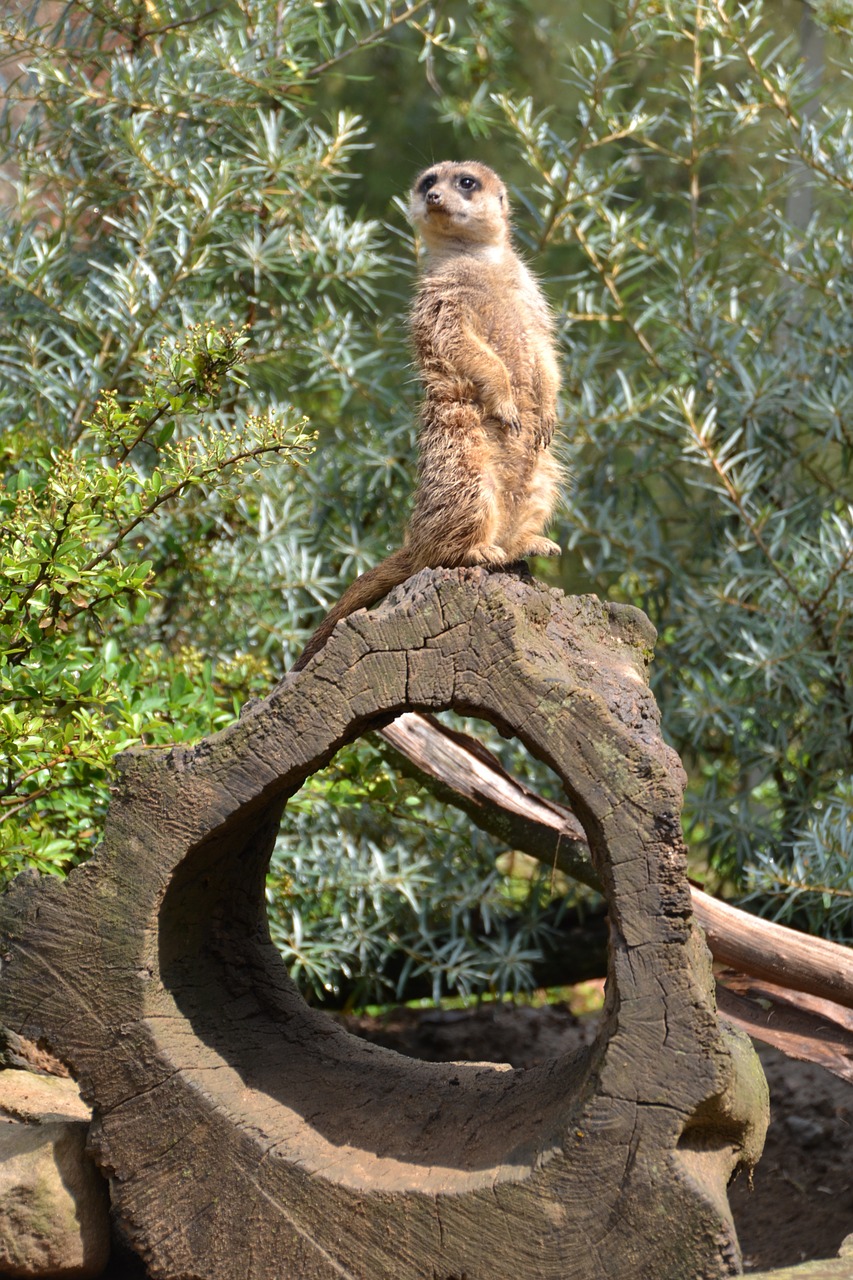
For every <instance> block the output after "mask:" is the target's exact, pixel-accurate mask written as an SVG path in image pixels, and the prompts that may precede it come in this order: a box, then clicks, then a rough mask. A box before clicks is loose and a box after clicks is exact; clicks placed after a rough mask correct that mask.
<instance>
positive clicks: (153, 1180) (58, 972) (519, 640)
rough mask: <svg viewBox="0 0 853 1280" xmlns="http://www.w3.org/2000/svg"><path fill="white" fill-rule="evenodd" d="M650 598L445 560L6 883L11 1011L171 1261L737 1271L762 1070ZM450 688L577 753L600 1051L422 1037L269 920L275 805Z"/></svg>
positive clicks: (350, 623) (144, 1248) (472, 709)
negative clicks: (343, 1003)
mask: <svg viewBox="0 0 853 1280" xmlns="http://www.w3.org/2000/svg"><path fill="white" fill-rule="evenodd" d="M652 640H653V632H652V630H651V628H650V626H649V624H648V622H647V621H646V619H645V618H644V617H643V615H642V614H640V613H638V612H637V611H636V610H634V609H631V608H627V607H624V608H618V607H615V606H608V605H604V604H601V603H599V602H598V601H597V600H595V599H593V598H581V599H566V598H564V597H563V596H562V595H561V594H560V593H559V592H555V591H548V590H545V589H542V588H539V587H536V586H530V585H527V584H524V583H521V582H519V581H517V580H515V579H513V578H510V577H508V576H507V575H502V574H494V575H489V574H487V573H485V572H484V571H483V570H456V571H434V572H429V571H425V572H424V573H421V574H419V575H417V576H416V577H415V578H413V579H411V580H410V581H409V582H408V583H407V584H406V585H405V587H403V588H399V589H397V590H396V591H395V592H394V593H393V594H392V596H391V597H389V599H388V601H386V603H385V604H384V605H383V606H381V607H380V608H379V609H377V610H376V611H375V612H374V613H372V614H366V613H359V614H356V615H354V616H353V617H351V618H350V619H348V620H347V622H346V623H344V624H342V625H340V626H339V627H338V628H337V629H336V631H335V633H334V635H333V636H332V638H331V639H330V641H329V643H328V644H327V646H326V648H325V649H324V650H323V651H322V652H321V653H320V654H319V655H318V656H317V657H316V658H315V659H314V660H313V661H312V662H311V663H310V664H309V665H308V666H307V667H306V668H305V670H303V671H301V672H299V673H298V674H293V675H290V676H288V677H287V678H286V679H285V680H284V681H283V682H282V683H281V685H279V687H278V688H277V689H276V690H274V692H273V693H272V695H271V696H270V697H269V698H268V699H266V700H265V701H263V702H261V703H257V704H254V705H253V706H252V708H251V709H250V710H249V711H248V712H247V713H246V715H245V716H244V718H243V719H242V720H241V721H240V722H239V723H238V724H236V725H233V726H232V727H231V728H229V729H227V730H225V731H224V732H222V733H220V734H217V735H215V736H213V737H211V738H209V739H207V740H205V741H203V742H201V743H200V744H199V745H198V746H196V747H194V748H175V749H174V750H172V751H168V752H150V751H140V752H137V753H132V754H129V755H127V756H125V757H123V759H122V762H121V777H120V783H119V786H118V787H117V788H116V794H115V797H114V800H113V803H112V805H111V808H110V813H109V816H108V820H107V824H106V828H105V833H104V843H103V845H102V847H101V849H100V851H99V852H98V854H97V855H96V857H95V858H94V859H93V860H92V861H91V862H89V863H88V864H86V865H85V866H83V867H80V868H78V869H77V870H76V871H75V872H73V873H72V875H71V876H70V877H69V879H68V881H67V882H66V883H65V884H59V883H57V882H56V881H50V880H46V879H39V878H38V877H37V876H24V877H19V879H18V880H17V881H16V882H15V884H14V885H13V887H12V889H11V890H10V892H9V893H7V894H6V895H5V896H4V898H3V899H2V901H0V931H2V934H3V982H2V988H1V989H0V1020H2V1022H3V1023H5V1024H6V1025H7V1026H8V1027H9V1028H10V1029H11V1030H12V1031H13V1032H15V1033H17V1034H20V1035H24V1036H27V1037H29V1038H30V1039H42V1040H44V1041H45V1042H46V1043H47V1045H48V1046H49V1047H50V1048H51V1049H53V1051H54V1052H56V1053H57V1054H58V1056H60V1057H61V1058H62V1059H63V1061H65V1062H66V1063H68V1064H69V1066H70V1067H71V1068H72V1070H73V1072H74V1074H75V1075H76V1076H77V1077H78V1079H79V1081H80V1084H81V1086H82V1090H83V1094H84V1097H85V1098H86V1100H87V1101H89V1102H90V1103H91V1104H92V1105H93V1106H94V1109H95V1122H94V1125H93V1130H92V1140H93V1144H94V1148H95V1153H96V1157H97V1159H98V1161H99V1163H100V1164H101V1166H102V1167H103V1168H104V1169H105V1170H106V1171H107V1173H108V1174H109V1176H110V1180H111V1186H112V1195H113V1203H114V1206H115V1208H116V1211H117V1213H118V1215H119V1217H120V1219H121V1220H122V1223H123V1225H124V1227H125V1229H126V1231H127V1233H128V1234H129V1236H130V1238H131V1239H132V1241H133V1243H134V1245H135V1247H136V1248H137V1249H138V1251H139V1252H140V1253H141V1254H142V1255H143V1256H144V1258H145V1259H146V1261H147V1263H148V1265H149V1267H150V1269H151V1271H152V1274H153V1275H155V1276H157V1277H169V1278H171V1280H193V1278H195V1280H237V1278H238V1277H241V1276H245V1277H248V1278H250V1280H274V1278H275V1280H282V1278H283V1277H292V1280H332V1278H333V1277H334V1278H336V1280H340V1278H341V1277H349V1278H350V1280H463V1278H464V1280H502V1278H503V1280H558V1278H559V1280H569V1278H571V1280H601V1277H602V1276H607V1277H608V1280H623V1278H624V1280H628V1278H629V1277H630V1280H685V1278H686V1277H688V1276H689V1277H691V1278H692V1277H703V1278H704V1280H716V1278H717V1277H722V1276H727V1275H733V1274H737V1273H738V1272H739V1270H740V1258H739V1252H738V1247H737V1242H736V1239H735V1235H734V1230H733V1227H732V1222H731V1216H730V1213H729V1209H728V1203H727V1200H726V1192H725V1188H726V1184H727V1182H728V1179H729V1177H730V1175H731V1173H732V1172H733V1170H734V1169H735V1167H736V1166H738V1165H739V1164H747V1165H749V1164H752V1163H754V1161H755V1160H756V1159H757V1157H758V1155H759V1153H760V1149H761V1144H762V1142H763V1134H764V1128H765V1126H766V1122H767V1099H766V1086H765V1085H764V1080H763V1076H762V1075H761V1072H760V1068H759V1067H758V1064H757V1059H756V1058H755V1055H754V1053H753V1050H752V1048H751V1046H750V1044H749V1042H748V1041H747V1040H746V1039H745V1037H740V1036H738V1035H737V1034H736V1033H734V1032H732V1031H727V1030H725V1029H724V1028H721V1026H720V1024H719V1023H718V1021H717V1017H716V1011H715V1007H714V997H713V984H712V979H711V971H710V958H709V955H708V951H707V949H706V947H705V945H704V943H703V941H702V938H701V934H700V933H699V931H698V930H697V929H696V928H695V926H694V923H693V917H692V912H691V900H690V892H689V887H688V885H687V882H686V880H685V874H684V867H685V859H684V849H683V843H682V837H681V829H680V823H679V811H680V804H681V791H682V785H683V774H682V771H681V767H680V764H679V762H678V760H677V758H676V757H675V755H674V753H673V752H672V751H671V750H670V749H669V748H668V747H666V746H665V745H664V743H663V741H662V739H661V736H660V732H659V727H658V715H657V709H656V707H655V705H654V701H653V699H652V696H651V693H650V691H649V689H648V684H647V679H646V669H647V663H648V660H649V657H650V650H651V644H652ZM450 707H452V708H454V709H455V710H457V711H459V712H462V713H464V714H470V715H476V716H481V717H483V718H484V719H487V720H490V721H491V722H492V723H493V724H495V725H496V726H497V727H498V728H499V729H500V730H501V731H502V732H505V733H508V734H515V735H516V736H517V737H518V738H520V739H521V740H522V741H523V742H524V743H525V744H526V745H527V747H528V748H529V750H530V751H531V752H532V753H533V754H534V755H536V756H538V757H539V758H540V759H542V760H544V761H546V762H547V763H548V764H549V765H550V766H551V768H552V769H554V770H555V772H556V773H557V774H558V775H559V777H560V778H561V780H562V782H563V785H564V786H565V788H566V792H567V795H568V797H569V801H570V803H571V806H572V809H573V811H574V812H575V813H576V814H577V815H578V817H579V819H580V821H581V822H582V823H583V829H584V833H585V836H586V838H587V840H588V842H589V846H590V849H591V853H592V860H593V863H594V866H595V869H596V873H597V875H598V877H599V880H600V882H601V884H602V887H603V891H604V894H605V897H606V899H607V903H608V908H609V913H610V952H609V979H608V988H607V999H606V1007H605V1018H604V1022H603V1026H602V1030H601V1032H600V1034H599V1037H598V1040H597V1042H596V1043H595V1045H594V1046H593V1047H592V1048H591V1049H584V1050H581V1051H580V1052H578V1053H576V1054H573V1055H570V1056H568V1057H565V1058H561V1059H558V1060H555V1061H553V1062H549V1063H547V1064H545V1065H544V1066H541V1067H537V1068H535V1069H532V1070H528V1071H514V1070H511V1069H509V1068H502V1067H500V1066H495V1065H491V1064H477V1063H464V1064H437V1063H424V1062H415V1061H412V1060H409V1059H406V1058H403V1057H400V1056H399V1055H397V1054H394V1053H392V1052H390V1051H387V1050H383V1049H380V1048H378V1047H375V1046H372V1045H369V1044H366V1043H364V1042H362V1041H359V1040H357V1039H355V1038H354V1037H351V1036H350V1035H348V1034H347V1033H346V1032H345V1031H343V1030H342V1029H341V1028H339V1027H337V1026H336V1025H334V1024H333V1023H332V1021H331V1020H330V1019H328V1018H327V1017H326V1016H325V1015H323V1014H320V1013H318V1012H316V1011H312V1010H311V1009H309V1008H308V1007H307V1006H306V1005H305V1003H304V1002H303V1001H302V999H301V997H300V996H299V994H298V993H297V991H296V989H295V987H294V986H293V984H292V982H291V981H290V978H289V977H288V975H287V973H286V971H285V968H284V965H283V963H282V961H281V959H280V957H279V955H278V953H277V952H276V951H275V949H274V947H273V946H272V944H271V942H270V939H269V934H268V931H267V925H266V918H265V905H264V873H265V870H266V866H267V863H268V859H269V855H270V851H271V848H272V845H273V842H274V840H275V837H276V832H277V830H278V825H279V821H280V818H281V813H282V810H283V807H284V805H285V804H286V802H287V800H288V798H289V797H290V796H291V795H293V794H294V792H296V791H297V790H298V788H299V787H300V786H301V785H302V783H303V782H304V781H305V779H306V778H307V777H308V776H309V775H310V774H311V773H313V772H314V771H316V770H317V769H319V768H321V767H322V766H323V765H324V764H326V763H327V762H328V761H329V760H330V759H331V758H332V756H333V755H334V754H335V752H336V751H337V750H338V748H339V747H340V746H341V745H343V744H344V743H345V742H347V741H349V740H351V739H353V738H354V737H356V736H358V735H359V734H362V733H364V732H366V731H367V730H370V729H376V728H380V727H382V726H383V725H386V724H388V723H390V722H391V721H392V720H393V719H394V718H395V717H396V716H398V715H399V714H400V713H401V712H403V711H406V710H413V709H414V710H421V711H440V710H442V709H445V708H450Z"/></svg>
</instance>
